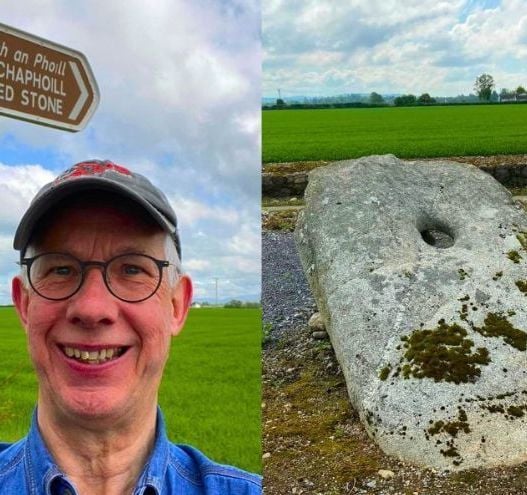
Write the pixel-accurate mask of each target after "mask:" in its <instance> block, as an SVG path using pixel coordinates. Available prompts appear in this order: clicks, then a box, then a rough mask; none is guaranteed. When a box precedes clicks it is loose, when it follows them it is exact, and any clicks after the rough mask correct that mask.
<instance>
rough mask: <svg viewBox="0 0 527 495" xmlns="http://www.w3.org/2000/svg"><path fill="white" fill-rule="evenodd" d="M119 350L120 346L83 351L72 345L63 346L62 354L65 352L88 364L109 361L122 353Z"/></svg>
mask: <svg viewBox="0 0 527 495" xmlns="http://www.w3.org/2000/svg"><path fill="white" fill-rule="evenodd" d="M121 351H122V349H121V348H120V347H114V348H109V349H101V350H100V351H84V350H80V349H75V348H73V347H64V354H66V356H68V357H70V358H75V359H78V360H80V361H82V362H86V363H90V364H99V363H104V362H106V361H109V360H110V359H112V358H113V357H114V356H115V357H118V356H120V355H121V353H122V352H121Z"/></svg>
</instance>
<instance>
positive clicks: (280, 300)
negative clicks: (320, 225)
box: [262, 231, 316, 342]
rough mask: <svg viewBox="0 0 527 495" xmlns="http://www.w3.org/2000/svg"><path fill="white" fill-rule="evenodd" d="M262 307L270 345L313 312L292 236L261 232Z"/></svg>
mask: <svg viewBox="0 0 527 495" xmlns="http://www.w3.org/2000/svg"><path fill="white" fill-rule="evenodd" d="M262 307H263V321H264V325H267V327H268V330H267V333H268V335H267V338H268V340H269V341H270V342H273V341H274V342H276V341H277V340H279V339H280V337H282V336H283V334H284V332H285V331H286V330H287V329H288V328H294V327H298V326H302V325H305V324H306V323H307V321H308V320H309V317H310V316H311V315H312V314H313V313H314V312H315V311H316V306H315V303H314V301H313V297H312V296H311V292H310V290H309V285H308V283H307V280H306V278H305V276H304V272H303V270H302V266H301V264H300V260H299V258H298V254H297V252H296V247H295V241H294V239H293V233H292V232H266V231H264V232H262Z"/></svg>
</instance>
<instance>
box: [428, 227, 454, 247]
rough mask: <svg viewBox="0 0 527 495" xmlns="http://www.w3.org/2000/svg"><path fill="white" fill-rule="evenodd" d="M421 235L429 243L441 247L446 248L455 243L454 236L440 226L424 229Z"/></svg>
mask: <svg viewBox="0 0 527 495" xmlns="http://www.w3.org/2000/svg"><path fill="white" fill-rule="evenodd" d="M421 237H422V238H423V241H425V242H426V243H427V244H430V246H434V247H436V248H439V249H446V248H449V247H452V246H453V245H454V238H453V237H452V236H451V235H450V234H449V233H448V232H445V231H444V230H440V229H438V228H432V229H425V230H422V231H421Z"/></svg>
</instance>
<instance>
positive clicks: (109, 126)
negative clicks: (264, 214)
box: [0, 0, 261, 304]
mask: <svg viewBox="0 0 527 495" xmlns="http://www.w3.org/2000/svg"><path fill="white" fill-rule="evenodd" d="M0 22H2V23H4V24H8V25H10V26H13V27H16V28H18V29H22V30H24V31H27V32H30V33H32V34H36V35H38V36H40V37H43V38H46V39H49V40H52V41H55V42H57V43H60V44H62V45H65V46H67V47H71V48H74V49H76V50H78V51H80V52H82V53H84V54H85V55H86V57H87V58H88V61H89V62H90V65H91V67H92V70H93V72H94V74H95V78H96V79H97V82H98V85H99V89H100V93H101V101H100V104H99V107H98V110H97V111H96V113H95V115H94V117H93V119H92V120H91V121H90V123H89V124H88V126H87V127H86V128H85V129H84V130H83V131H81V132H79V133H69V132H65V131H60V130H54V129H50V128H46V127H42V126H37V125H34V124H29V123H25V122H21V121H17V120H14V119H11V118H6V117H0V198H1V206H0V304H5V303H8V302H9V301H10V288H9V287H10V279H11V277H12V276H13V275H14V274H15V273H16V271H17V267H16V265H15V261H16V260H17V255H16V252H15V251H13V250H12V247H11V245H12V238H13V234H14V231H15V229H16V225H17V223H18V220H19V219H20V217H21V215H22V214H23V212H24V211H25V209H26V207H27V205H28V203H29V201H30V199H31V198H32V197H33V195H34V194H35V193H36V192H37V190H38V189H39V188H40V187H41V186H42V185H44V184H45V183H47V182H49V181H50V180H51V179H52V178H53V177H54V176H55V175H57V174H58V173H59V172H61V171H63V170H65V169H66V168H69V167H70V166H71V165H72V164H74V163H77V162H79V161H84V160H86V159H90V158H100V159H110V160H112V161H114V162H116V163H119V164H122V165H124V166H127V167H129V168H131V169H132V170H134V171H137V172H140V173H143V174H144V175H147V176H148V177H149V178H150V179H151V180H152V181H153V182H154V183H155V184H156V185H158V186H159V187H161V188H162V189H163V191H164V192H165V193H166V194H167V196H168V197H169V199H170V201H171V202H172V205H173V207H174V209H175V211H176V214H177V215H178V220H179V223H180V226H181V237H182V244H183V266H184V268H185V269H186V271H188V272H189V273H190V274H191V275H192V276H193V279H194V282H195V296H196V298H197V299H203V298H206V299H208V300H209V301H214V294H215V291H214V288H215V284H214V278H215V277H218V278H219V284H218V285H219V297H220V298H225V297H227V298H238V297H240V298H241V297H249V298H250V299H252V300H256V299H257V298H258V299H259V297H260V217H259V212H260V206H259V205H260V115H259V112H260V111H259V101H260V94H261V84H260V78H261V74H260V73H261V57H260V6H259V2H258V1H257V0H156V1H152V2H145V1H144V0H116V1H110V2H109V1H107V0H92V1H89V2H81V1H69V0H24V1H23V2H20V1H19V0H3V1H2V2H1V3H0Z"/></svg>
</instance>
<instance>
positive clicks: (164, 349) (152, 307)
mask: <svg viewBox="0 0 527 495" xmlns="http://www.w3.org/2000/svg"><path fill="white" fill-rule="evenodd" d="M164 242H165V234H164V233H163V232H162V231H161V230H158V229H157V227H153V226H151V225H146V224H145V223H143V222H141V221H139V220H137V219H136V218H135V217H132V216H130V215H129V214H127V213H124V212H123V211H119V210H116V209H114V208H112V207H111V206H86V205H85V206H78V207H76V208H73V209H71V210H67V209H64V212H63V213H61V214H59V215H58V216H57V217H56V218H55V220H54V221H53V222H52V223H51V224H50V226H49V227H48V228H47V229H46V232H45V233H44V234H43V235H42V239H41V240H40V241H39V243H38V247H37V253H35V254H40V253H44V252H62V253H69V254H71V255H73V256H75V257H77V258H78V259H80V260H83V261H89V260H99V261H107V260H109V259H110V258H112V257H114V256H116V255H119V254H124V253H131V252H134V253H143V254H148V255H150V256H153V257H154V258H157V259H165V252H164ZM163 270H164V273H163V281H162V283H161V285H160V287H159V289H158V290H157V292H156V293H155V294H154V295H153V296H152V297H151V298H149V299H147V300H145V301H142V302H139V303H128V302H124V301H121V300H119V299H117V298H116V297H114V296H113V295H112V294H110V292H109V291H108V289H107V288H106V286H105V284H104V281H103V278H102V271H101V270H100V269H99V268H89V269H88V270H87V272H86V276H85V280H84V283H83V285H82V287H81V289H80V291H79V292H77V293H76V294H75V295H73V296H72V297H71V298H69V299H66V300H64V301H50V300H47V299H44V298H42V297H40V296H39V295H38V294H35V292H34V291H33V290H32V289H26V288H24V287H23V285H22V282H21V280H20V279H19V278H18V277H17V278H15V280H14V281H13V299H14V301H15V305H16V307H17V310H18V312H19V315H20V318H21V320H22V322H23V324H24V327H25V329H26V332H27V335H28V347H29V352H30V354H31V358H32V360H33V363H34V365H35V368H36V371H37V374H38V377H39V406H40V407H41V408H42V407H45V408H48V410H50V411H54V412H56V413H58V414H59V415H66V416H72V415H73V416H75V417H85V418H86V419H95V418H96V417H99V418H101V419H102V418H114V419H117V418H119V419H122V418H123V417H126V416H127V414H128V415H130V414H137V413H138V412H139V409H138V408H141V407H142V406H145V407H152V404H155V403H156V398H157V389H158V386H159V382H160V380H161V376H162V372H163V367H164V365H165V361H166V359H167V357H168V352H169V348H170V340H171V337H172V336H173V335H176V334H177V333H178V332H179V331H180V329H181V327H182V325H183V323H184V320H185V317H186V314H187V311H188V305H189V303H190V297H191V284H190V280H189V279H188V278H187V277H182V278H180V280H179V282H178V283H177V285H176V287H170V284H169V281H168V278H169V277H168V273H167V272H166V270H167V269H166V268H165V269H163ZM66 347H69V348H70V349H76V350H79V351H81V352H82V351H84V352H96V351H98V352H100V351H101V350H102V349H106V350H108V349H112V350H113V354H114V356H113V357H112V359H110V360H106V361H105V362H102V363H100V364H90V363H86V362H82V361H81V360H79V359H76V358H75V356H72V357H68V355H67V354H66V351H65V349H66ZM121 352H122V354H121V355H119V354H120V353H121ZM69 353H70V354H71V351H69ZM116 355H117V356H118V357H115V356H116ZM50 408H51V409H50Z"/></svg>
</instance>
